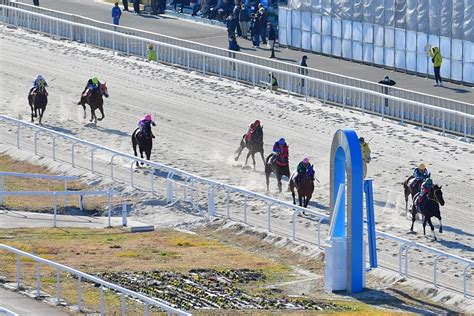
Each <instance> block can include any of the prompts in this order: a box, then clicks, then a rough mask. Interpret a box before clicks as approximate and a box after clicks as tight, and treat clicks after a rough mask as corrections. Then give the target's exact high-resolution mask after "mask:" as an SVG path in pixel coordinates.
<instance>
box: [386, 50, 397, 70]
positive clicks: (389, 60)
mask: <svg viewBox="0 0 474 316" xmlns="http://www.w3.org/2000/svg"><path fill="white" fill-rule="evenodd" d="M384 61H385V66H387V67H391V68H394V67H395V50H394V49H392V48H385V49H384Z"/></svg>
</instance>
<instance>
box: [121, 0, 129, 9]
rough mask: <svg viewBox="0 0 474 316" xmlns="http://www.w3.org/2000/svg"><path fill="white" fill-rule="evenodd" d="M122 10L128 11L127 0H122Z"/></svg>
mask: <svg viewBox="0 0 474 316" xmlns="http://www.w3.org/2000/svg"><path fill="white" fill-rule="evenodd" d="M122 5H123V11H130V10H129V9H128V0H122Z"/></svg>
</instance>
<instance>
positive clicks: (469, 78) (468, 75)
mask: <svg viewBox="0 0 474 316" xmlns="http://www.w3.org/2000/svg"><path fill="white" fill-rule="evenodd" d="M462 71H463V72H462V73H463V77H462V79H463V81H465V82H470V83H474V63H464V66H463V69H462Z"/></svg>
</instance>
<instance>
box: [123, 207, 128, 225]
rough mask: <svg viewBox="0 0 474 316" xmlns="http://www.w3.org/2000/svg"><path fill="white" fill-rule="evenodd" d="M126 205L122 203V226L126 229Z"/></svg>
mask: <svg viewBox="0 0 474 316" xmlns="http://www.w3.org/2000/svg"><path fill="white" fill-rule="evenodd" d="M127 216H128V213H127V204H125V203H123V204H122V226H123V227H127Z"/></svg>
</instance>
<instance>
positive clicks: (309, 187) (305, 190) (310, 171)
mask: <svg viewBox="0 0 474 316" xmlns="http://www.w3.org/2000/svg"><path fill="white" fill-rule="evenodd" d="M296 175H297V173H296V172H294V173H293V175H292V176H291V179H290V183H289V184H288V186H289V189H290V191H291V195H292V196H293V204H296V200H295V188H296V190H297V191H298V200H299V201H300V206H304V207H308V203H309V200H311V197H312V196H313V192H314V168H313V165H311V166H309V167H308V168H307V170H306V173H304V174H303V175H301V176H300V178H299V181H298V182H299V183H298V185H297V184H296V181H295V177H296Z"/></svg>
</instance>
